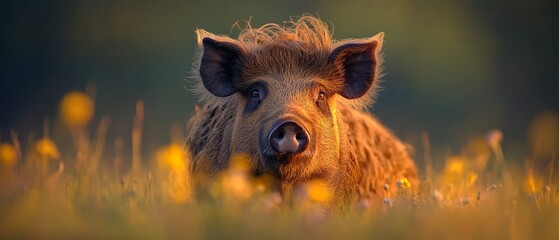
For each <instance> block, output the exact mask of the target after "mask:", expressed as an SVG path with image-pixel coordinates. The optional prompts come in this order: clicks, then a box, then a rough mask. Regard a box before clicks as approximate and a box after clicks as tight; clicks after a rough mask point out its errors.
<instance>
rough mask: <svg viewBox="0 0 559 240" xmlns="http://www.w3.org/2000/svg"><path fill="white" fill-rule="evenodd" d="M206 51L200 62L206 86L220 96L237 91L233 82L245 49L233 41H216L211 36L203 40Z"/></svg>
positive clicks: (201, 75)
mask: <svg viewBox="0 0 559 240" xmlns="http://www.w3.org/2000/svg"><path fill="white" fill-rule="evenodd" d="M202 43H203V45H204V52H203V55H202V61H201V62H200V77H201V78H202V82H203V84H204V87H206V89H208V91H209V92H210V93H212V94H213V95H216V96H218V97H227V96H230V95H231V94H233V93H235V92H236V91H237V89H236V86H235V84H234V82H233V78H234V75H235V69H237V64H239V60H240V59H241V57H242V54H243V50H242V48H241V47H240V46H238V45H237V44H235V43H232V42H225V41H216V40H214V39H211V38H209V37H206V38H204V39H203V40H202Z"/></svg>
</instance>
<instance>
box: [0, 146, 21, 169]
mask: <svg viewBox="0 0 559 240" xmlns="http://www.w3.org/2000/svg"><path fill="white" fill-rule="evenodd" d="M0 161H1V162H2V164H3V165H5V166H12V165H14V164H15V163H16V161H17V150H16V148H15V147H14V145H12V144H9V143H1V144H0Z"/></svg>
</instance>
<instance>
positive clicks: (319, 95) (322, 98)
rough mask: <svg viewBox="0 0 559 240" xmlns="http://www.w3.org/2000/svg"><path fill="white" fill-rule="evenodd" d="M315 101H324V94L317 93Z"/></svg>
mask: <svg viewBox="0 0 559 240" xmlns="http://www.w3.org/2000/svg"><path fill="white" fill-rule="evenodd" d="M316 101H317V102H318V101H324V92H322V91H320V92H318V96H317V97H316Z"/></svg>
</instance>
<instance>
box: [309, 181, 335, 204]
mask: <svg viewBox="0 0 559 240" xmlns="http://www.w3.org/2000/svg"><path fill="white" fill-rule="evenodd" d="M305 187H306V190H307V197H308V198H309V200H311V201H314V202H319V203H327V202H329V201H330V199H332V193H331V191H330V188H328V185H327V184H326V183H325V182H323V181H319V180H312V181H309V182H307V183H306V184H305Z"/></svg>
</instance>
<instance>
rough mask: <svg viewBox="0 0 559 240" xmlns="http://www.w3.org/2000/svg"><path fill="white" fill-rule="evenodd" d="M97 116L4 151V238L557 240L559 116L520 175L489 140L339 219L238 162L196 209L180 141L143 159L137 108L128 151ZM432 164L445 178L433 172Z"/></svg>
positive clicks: (0, 152)
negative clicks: (287, 197)
mask: <svg viewBox="0 0 559 240" xmlns="http://www.w3.org/2000/svg"><path fill="white" fill-rule="evenodd" d="M93 109H94V102H93V100H92V98H90V97H89V96H88V95H87V94H85V93H82V92H71V93H68V94H67V95H66V96H65V97H64V98H63V100H62V101H61V103H60V116H59V118H60V121H61V122H63V123H64V125H65V129H66V133H65V134H66V136H68V137H67V139H70V141H65V140H64V139H66V138H64V137H63V136H56V135H54V133H51V132H49V128H51V127H50V126H51V123H49V121H45V126H44V127H43V131H44V132H43V133H42V134H41V136H35V137H25V138H22V137H21V136H18V134H17V132H16V131H12V132H11V136H12V137H11V139H1V141H0V142H1V145H0V160H1V174H2V175H1V176H0V187H1V188H0V216H1V217H0V237H1V238H3V239H16V238H36V239H52V238H55V239H58V238H69V239H74V238H89V239H99V238H122V237H130V238H133V239H169V238H170V239H178V238H180V239H195V238H214V239H217V238H219V239H221V238H223V237H226V238H233V239H235V238H240V239H247V238H255V239H286V238H287V239H306V238H314V239H371V238H375V237H378V238H389V239H402V238H409V239H559V227H558V226H559V184H558V178H557V173H556V170H557V169H558V167H557V158H558V157H557V150H558V149H557V146H558V144H557V143H558V140H557V139H558V138H559V124H558V122H559V117H558V115H557V114H556V113H543V114H541V115H539V116H537V117H536V118H535V120H534V124H533V126H532V127H531V130H530V133H529V136H530V142H529V144H530V149H531V151H532V152H531V153H530V155H529V156H514V157H515V159H522V160H523V161H516V162H522V164H514V163H512V162H513V161H510V162H508V161H507V160H509V157H508V156H504V154H503V152H502V150H501V141H502V139H503V133H501V132H500V131H499V130H492V131H490V132H488V133H487V136H485V137H482V138H479V139H474V140H472V141H471V142H470V143H469V144H468V146H466V147H465V148H464V149H465V150H464V152H463V154H460V155H456V156H447V158H446V159H430V156H429V154H425V156H415V158H416V159H423V161H424V162H425V163H426V165H425V167H424V168H422V169H421V170H420V171H421V173H420V174H421V175H422V181H421V185H420V186H408V185H407V184H406V182H405V179H401V180H400V182H399V183H387V187H390V188H391V187H397V188H399V190H398V191H399V192H400V193H401V194H399V196H394V197H392V196H388V195H387V196H385V199H384V202H383V203H380V204H381V207H380V208H368V206H369V205H371V203H368V202H359V203H357V204H356V205H355V206H350V207H349V210H348V212H347V213H346V214H344V215H343V216H341V217H337V218H332V217H329V216H328V213H326V212H324V211H323V208H322V207H321V206H322V204H323V203H324V202H326V201H328V199H330V198H331V197H332V196H331V194H330V193H329V192H328V191H327V190H326V188H325V187H324V185H323V184H322V183H321V182H310V183H308V184H306V185H305V186H303V187H301V189H300V190H298V191H296V194H295V197H294V199H295V200H294V201H295V204H294V205H293V206H292V207H285V206H284V205H283V204H282V203H281V198H280V196H279V195H278V194H277V193H274V192H272V191H270V190H269V186H270V184H271V182H272V179H271V178H270V177H267V176H263V177H258V178H254V177H252V176H250V175H249V174H247V166H248V165H247V162H246V161H247V157H246V156H242V155H241V156H234V159H233V161H232V164H231V167H230V169H229V170H228V171H227V172H225V173H224V174H223V175H222V176H221V177H220V178H219V179H217V180H215V181H213V182H211V183H209V184H208V186H206V188H205V189H203V192H205V194H201V195H203V196H201V197H196V198H194V197H193V191H194V190H193V186H192V185H193V184H192V181H191V180H190V176H189V173H188V171H187V169H188V164H189V160H188V154H187V153H185V152H184V144H183V143H184V139H181V138H180V137H175V138H174V139H173V141H172V143H171V144H170V145H166V146H162V147H161V148H160V149H159V150H157V151H156V152H154V153H151V154H148V155H146V154H143V155H142V154H141V153H142V151H141V150H142V145H141V142H142V130H141V129H142V125H143V117H144V112H143V104H142V102H138V104H137V106H136V116H135V121H134V122H133V123H132V124H133V130H132V132H131V133H130V138H131V139H132V147H131V148H132V149H131V150H130V151H124V150H123V144H122V141H119V140H118V139H116V140H115V139H107V137H106V136H107V132H108V129H109V125H110V122H109V119H108V118H103V119H102V120H101V122H100V124H99V125H98V126H94V128H93V129H95V131H93V132H88V131H87V130H86V129H90V128H91V127H92V126H89V124H90V122H91V119H92V117H93V114H94V111H93ZM58 139H61V140H58ZM424 140H425V141H424V144H423V145H424V146H423V147H425V148H427V150H428V144H426V143H428V138H427V136H426V135H425V136H424ZM109 149H111V150H110V151H109ZM124 152H131V154H130V155H129V156H128V155H127V154H124ZM424 152H428V151H424ZM435 161H437V162H444V164H441V165H444V167H443V168H441V169H434V168H433V166H432V164H431V162H435ZM410 189H418V192H419V194H418V195H412V194H411V190H410Z"/></svg>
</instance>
